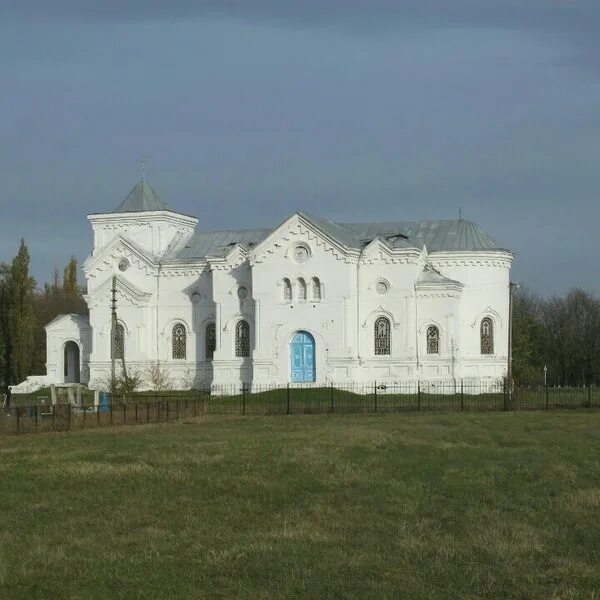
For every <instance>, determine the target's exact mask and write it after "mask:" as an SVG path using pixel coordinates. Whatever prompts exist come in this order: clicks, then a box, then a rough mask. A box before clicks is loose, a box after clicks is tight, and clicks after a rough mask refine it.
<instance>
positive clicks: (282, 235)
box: [249, 213, 359, 265]
mask: <svg viewBox="0 0 600 600" xmlns="http://www.w3.org/2000/svg"><path fill="white" fill-rule="evenodd" d="M296 241H297V242H300V241H305V242H308V243H310V244H311V245H313V246H315V247H317V248H321V249H323V250H324V251H325V252H328V253H331V254H332V255H333V256H335V257H336V258H337V259H338V260H343V261H344V262H356V261H357V258H358V255H359V250H358V249H356V248H349V247H345V246H344V245H343V244H342V243H341V242H340V241H339V240H337V239H335V238H334V237H332V236H331V235H329V234H328V233H327V232H325V231H323V230H322V229H321V228H320V227H319V226H318V224H316V223H314V222H313V221H312V220H311V219H310V218H309V217H308V216H306V215H304V214H300V213H295V214H294V215H292V216H291V217H290V218H289V219H287V220H286V221H284V222H283V223H282V224H281V225H280V226H279V227H277V229H275V230H274V231H273V232H272V233H271V234H270V235H269V236H267V237H266V238H265V239H264V240H263V241H262V242H261V243H260V244H258V246H256V247H255V248H254V249H253V250H252V252H251V254H250V256H249V258H250V264H251V265H254V264H258V263H262V262H265V261H266V260H268V258H269V257H270V256H271V255H274V254H276V253H277V252H285V251H286V248H288V247H289V246H290V244H292V243H294V242H296Z"/></svg>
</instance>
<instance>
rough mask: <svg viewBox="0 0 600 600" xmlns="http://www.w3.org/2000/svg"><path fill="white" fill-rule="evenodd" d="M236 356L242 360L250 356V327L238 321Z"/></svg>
mask: <svg viewBox="0 0 600 600" xmlns="http://www.w3.org/2000/svg"><path fill="white" fill-rule="evenodd" d="M235 355H236V356H237V357H240V358H247V357H249V356H250V325H248V323H247V322H246V321H238V322H237V324H236V326H235Z"/></svg>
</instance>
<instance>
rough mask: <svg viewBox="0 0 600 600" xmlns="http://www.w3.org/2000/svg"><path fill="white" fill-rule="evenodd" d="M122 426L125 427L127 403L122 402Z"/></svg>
mask: <svg viewBox="0 0 600 600" xmlns="http://www.w3.org/2000/svg"><path fill="white" fill-rule="evenodd" d="M123 425H127V403H126V402H125V400H123Z"/></svg>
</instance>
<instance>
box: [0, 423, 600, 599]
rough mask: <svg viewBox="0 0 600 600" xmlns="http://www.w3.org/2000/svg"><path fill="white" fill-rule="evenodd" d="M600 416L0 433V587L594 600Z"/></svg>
mask: <svg viewBox="0 0 600 600" xmlns="http://www.w3.org/2000/svg"><path fill="white" fill-rule="evenodd" d="M599 451H600V413H592V412H585V411H582V412H576V413H575V412H571V413H566V412H561V413H558V412H556V413H494V414H446V415H441V414H421V415H380V416H377V415H368V416H367V415H352V416H337V415H332V416H327V415H321V416H293V417H265V418H260V417H246V418H240V417H207V418H204V419H198V420H196V421H194V422H190V423H187V424H186V423H178V424H171V425H157V426H153V425H151V426H140V427H137V428H135V427H121V428H114V429H100V430H93V431H86V432H77V433H65V434H56V433H55V434H42V435H37V436H22V437H5V438H0V498H1V511H0V598H3V599H12V598H28V599H32V598H81V599H87V598H102V599H106V598H146V599H147V598H255V599H256V598H293V597H296V598H300V597H301V598H410V599H416V598H592V597H597V596H594V595H593V594H594V593H596V594H598V590H599V589H600V573H599V572H598V564H600V461H599V458H598V457H599Z"/></svg>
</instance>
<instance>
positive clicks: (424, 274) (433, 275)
mask: <svg viewBox="0 0 600 600" xmlns="http://www.w3.org/2000/svg"><path fill="white" fill-rule="evenodd" d="M421 285H427V286H430V285H441V286H448V285H450V286H461V287H463V284H462V283H460V281H456V280H455V279H449V278H448V277H444V276H443V275H442V274H441V273H439V272H438V271H435V270H434V269H431V268H429V267H425V268H424V269H423V270H422V271H421V274H420V275H419V278H418V279H417V286H421Z"/></svg>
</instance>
